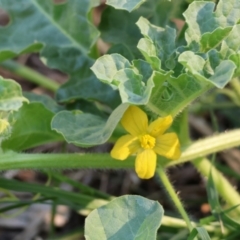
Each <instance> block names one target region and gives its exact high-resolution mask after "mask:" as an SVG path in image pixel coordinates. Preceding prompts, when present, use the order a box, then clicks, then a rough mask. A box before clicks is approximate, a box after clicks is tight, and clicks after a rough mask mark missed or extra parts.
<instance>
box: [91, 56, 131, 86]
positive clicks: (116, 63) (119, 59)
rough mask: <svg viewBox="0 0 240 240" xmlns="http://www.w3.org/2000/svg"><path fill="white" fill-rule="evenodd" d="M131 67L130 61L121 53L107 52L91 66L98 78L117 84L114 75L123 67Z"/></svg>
mask: <svg viewBox="0 0 240 240" xmlns="http://www.w3.org/2000/svg"><path fill="white" fill-rule="evenodd" d="M124 68H131V64H130V62H129V61H128V60H127V59H126V58H125V57H123V56H122V55H120V54H116V53H115V54H111V55H109V54H107V55H104V56H102V57H100V58H98V59H97V61H96V62H95V63H94V65H93V66H92V67H91V69H92V71H93V72H94V73H95V75H96V76H97V78H98V79H100V80H101V81H103V82H106V83H112V84H113V85H116V83H115V82H113V80H114V75H115V74H116V73H117V72H118V71H119V70H121V69H124Z"/></svg>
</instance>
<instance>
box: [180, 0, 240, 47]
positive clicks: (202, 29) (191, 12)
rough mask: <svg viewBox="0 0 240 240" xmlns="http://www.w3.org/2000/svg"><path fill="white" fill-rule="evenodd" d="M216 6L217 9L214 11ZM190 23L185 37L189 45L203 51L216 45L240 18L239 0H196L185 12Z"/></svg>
mask: <svg viewBox="0 0 240 240" xmlns="http://www.w3.org/2000/svg"><path fill="white" fill-rule="evenodd" d="M215 7H216V10H215V11H214V9H215ZM183 15H184V17H185V19H186V22H187V24H188V29H187V31H186V34H185V37H186V41H187V43H188V45H191V46H192V47H194V48H198V47H199V42H200V45H201V49H202V50H203V51H207V50H210V49H211V48H213V47H216V46H217V45H218V44H219V43H220V42H221V41H222V40H223V39H224V38H225V37H226V36H227V34H228V33H229V31H230V30H231V28H232V27H233V26H234V25H235V24H237V23H238V21H239V19H240V3H239V1H238V0H229V1H224V0H220V1H219V3H218V5H217V6H215V3H213V2H205V1H195V2H193V3H191V4H190V5H189V7H188V9H187V10H186V11H185V13H184V14H183Z"/></svg>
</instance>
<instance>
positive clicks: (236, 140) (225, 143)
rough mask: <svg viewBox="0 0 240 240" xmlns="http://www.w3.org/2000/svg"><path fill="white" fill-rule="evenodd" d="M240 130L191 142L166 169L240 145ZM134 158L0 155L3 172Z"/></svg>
mask: <svg viewBox="0 0 240 240" xmlns="http://www.w3.org/2000/svg"><path fill="white" fill-rule="evenodd" d="M239 136H240V130H232V131H229V132H226V133H221V134H218V135H215V136H211V137H209V138H205V139H203V140H200V141H197V142H194V143H192V144H191V145H190V146H189V147H188V148H186V150H185V151H184V152H183V153H182V156H181V157H180V159H178V160H177V161H169V160H166V161H163V160H161V165H162V166H163V167H169V166H174V165H177V164H181V163H184V162H187V161H190V160H194V159H196V158H199V157H203V156H206V155H208V154H212V153H215V152H218V151H222V150H225V149H229V148H232V147H236V146H239V145H240V137H239ZM134 159H135V157H133V156H131V157H129V158H128V159H127V160H126V161H118V160H115V159H113V158H111V156H110V155H109V154H108V153H101V154H80V153H65V154H61V153H59V154H28V153H19V154H18V153H14V152H9V153H8V152H7V153H5V154H1V155H0V170H9V169H26V168H28V169H66V168H113V169H120V168H134Z"/></svg>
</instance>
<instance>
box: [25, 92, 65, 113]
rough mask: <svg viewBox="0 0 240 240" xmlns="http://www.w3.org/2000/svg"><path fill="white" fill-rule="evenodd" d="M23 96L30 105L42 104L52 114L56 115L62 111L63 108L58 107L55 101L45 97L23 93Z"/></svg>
mask: <svg viewBox="0 0 240 240" xmlns="http://www.w3.org/2000/svg"><path fill="white" fill-rule="evenodd" d="M23 95H24V97H26V98H27V99H28V100H29V101H30V103H35V102H37V103H42V104H43V105H44V107H45V108H46V109H48V110H50V111H51V112H53V113H57V112H59V111H61V110H63V109H64V108H63V106H61V105H58V104H57V103H56V101H54V100H53V99H52V98H51V97H49V96H47V95H43V94H41V95H39V94H35V93H33V92H24V93H23Z"/></svg>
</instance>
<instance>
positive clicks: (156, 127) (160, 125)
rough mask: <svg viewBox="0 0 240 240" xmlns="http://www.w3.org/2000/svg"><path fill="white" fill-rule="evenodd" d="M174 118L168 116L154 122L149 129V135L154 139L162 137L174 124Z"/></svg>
mask: <svg viewBox="0 0 240 240" xmlns="http://www.w3.org/2000/svg"><path fill="white" fill-rule="evenodd" d="M172 121H173V119H172V116H171V115H168V116H166V117H163V118H158V119H157V120H155V121H153V122H152V123H151V124H150V125H149V127H148V133H149V134H150V135H152V136H153V137H157V136H160V135H162V134H163V133H164V132H165V131H166V130H167V129H168V128H169V127H170V126H171V124H172Z"/></svg>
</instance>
